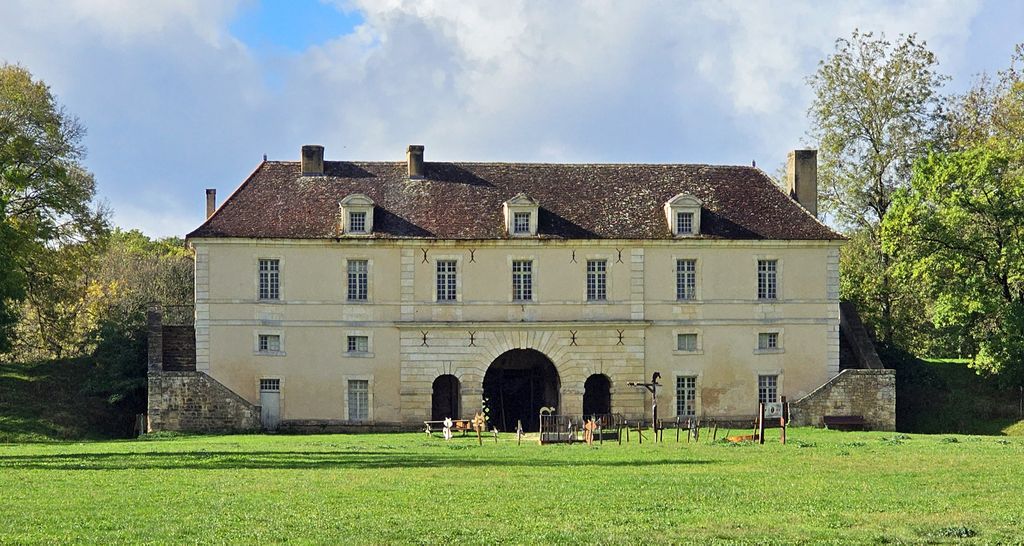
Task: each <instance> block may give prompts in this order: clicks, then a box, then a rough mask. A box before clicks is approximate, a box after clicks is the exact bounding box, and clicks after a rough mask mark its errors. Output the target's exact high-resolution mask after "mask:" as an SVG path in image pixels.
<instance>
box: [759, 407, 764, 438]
mask: <svg viewBox="0 0 1024 546" xmlns="http://www.w3.org/2000/svg"><path fill="white" fill-rule="evenodd" d="M757 443H759V444H761V445H764V404H763V403H758V404H757Z"/></svg>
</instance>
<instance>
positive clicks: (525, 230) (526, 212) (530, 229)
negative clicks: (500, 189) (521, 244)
mask: <svg viewBox="0 0 1024 546" xmlns="http://www.w3.org/2000/svg"><path fill="white" fill-rule="evenodd" d="M501 207H502V209H503V210H502V212H504V215H505V232H506V233H508V234H509V235H510V236H512V237H529V236H531V235H536V234H537V212H538V210H539V209H540V204H539V203H538V202H537V200H535V199H533V198H532V197H530V196H528V195H526V194H525V193H520V194H519V195H516V196H515V197H513V198H512V199H509V200H508V201H505V202H504V203H502V205H501Z"/></svg>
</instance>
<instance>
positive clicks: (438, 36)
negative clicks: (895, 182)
mask: <svg viewBox="0 0 1024 546" xmlns="http://www.w3.org/2000/svg"><path fill="white" fill-rule="evenodd" d="M340 1H341V0H339V2H340ZM340 5H341V6H342V7H344V8H345V9H357V10H358V11H360V12H361V14H362V15H363V18H364V22H363V24H362V25H361V26H359V27H358V28H356V29H355V31H354V32H352V33H351V34H348V35H345V36H339V37H337V38H336V39H333V40H331V41H329V42H327V43H323V44H320V45H317V46H314V47H311V48H309V49H308V50H306V51H304V52H302V53H299V54H296V55H294V56H290V57H280V56H278V57H273V58H259V57H257V56H256V55H254V54H253V52H251V51H249V50H248V49H247V48H246V46H245V45H244V44H242V43H240V42H238V41H237V40H235V39H234V38H233V37H232V36H231V35H230V33H229V31H228V25H229V24H230V21H231V19H232V17H233V16H234V14H235V13H236V11H237V10H238V9H239V6H240V4H239V2H237V1H231V0H222V1H217V2H214V1H208V0H177V1H170V0H168V1H161V2H155V1H148V2H136V1H134V0H118V1H115V0H69V1H68V2H66V3H65V4H63V5H61V7H60V8H56V7H54V6H53V5H52V4H49V3H42V2H35V1H33V0H15V1H14V2H13V3H12V2H7V3H5V4H3V5H2V6H0V20H4V21H5V24H4V32H3V33H0V55H2V56H3V58H5V59H6V60H8V61H19V62H22V63H23V64H25V65H26V66H28V67H29V68H30V69H31V70H32V71H33V72H34V73H35V74H36V75H37V76H39V77H42V78H43V79H45V80H46V81H47V82H48V83H50V84H51V85H52V86H53V88H54V89H55V91H56V92H57V93H58V94H59V95H60V98H61V100H62V101H64V102H65V103H66V104H67V106H68V108H69V110H71V111H73V112H75V113H77V114H78V115H79V116H80V117H81V118H82V119H83V122H85V124H86V125H87V126H88V127H89V129H90V136H89V139H88V141H87V144H88V145H89V147H90V152H91V155H90V157H89V159H88V166H89V167H90V168H91V169H92V170H93V171H94V172H95V173H96V174H97V178H98V180H99V181H100V188H101V191H103V193H104V195H105V196H106V197H107V198H108V199H110V201H111V204H112V205H113V207H114V208H115V210H116V211H119V212H118V220H119V221H121V222H123V223H129V224H136V225H138V226H140V227H143V228H144V229H145V230H147V231H148V232H151V233H154V234H171V233H176V234H179V235H180V234H182V233H184V232H187V231H189V230H190V229H191V228H193V227H195V226H196V225H198V223H199V222H200V221H201V220H202V211H203V206H202V202H203V201H202V188H203V187H207V186H216V187H218V188H219V189H220V190H221V192H222V195H226V193H227V192H228V191H230V190H231V189H233V188H234V187H235V186H236V185H237V184H238V183H239V182H240V181H241V180H242V178H243V177H244V176H245V175H246V174H248V172H249V171H250V169H251V168H252V167H253V166H254V165H255V164H256V163H257V162H258V160H259V157H260V155H261V154H262V153H264V152H266V153H269V154H270V156H271V158H293V157H296V156H297V152H298V147H299V146H300V145H301V144H303V143H314V142H318V143H322V144H325V145H326V147H327V155H328V158H329V159H393V160H398V159H401V158H402V157H403V153H404V146H405V145H406V144H410V143H422V144H426V145H427V157H428V161H429V160H431V159H444V160H498V161H516V160H530V161H664V162H731V163H747V162H748V161H749V160H750V159H752V158H757V159H759V163H760V164H762V166H763V167H764V168H765V169H766V170H768V171H769V172H771V171H772V168H773V165H775V164H777V163H780V162H781V161H783V160H784V157H785V152H786V150H787V149H789V148H792V147H793V146H796V145H798V143H799V141H800V139H801V137H802V136H803V134H804V129H805V112H806V108H807V106H808V104H809V100H810V96H809V94H808V91H807V88H806V85H805V83H804V78H805V77H806V76H807V75H808V74H809V73H811V72H812V71H813V70H814V68H815V64H816V62H817V60H818V59H820V58H821V57H822V56H823V55H825V54H827V53H828V52H829V51H831V49H832V43H833V41H834V40H835V38H837V37H840V36H848V35H849V33H850V31H851V30H852V29H853V28H855V27H860V28H861V29H864V30H868V29H877V30H883V31H885V32H886V33H887V34H888V35H890V36H893V37H895V35H896V34H898V33H900V32H914V31H916V32H918V33H919V34H920V35H921V36H922V37H924V38H925V39H927V40H928V42H929V44H930V46H931V47H933V48H934V50H935V51H936V52H937V53H938V54H939V56H940V58H941V59H943V60H945V59H947V58H949V59H952V61H953V63H954V65H953V66H959V65H958V64H957V63H963V62H964V56H965V55H966V54H965V53H964V50H965V49H966V47H965V45H966V44H967V43H968V41H969V39H970V38H971V34H970V28H971V27H970V25H971V20H972V17H973V14H974V13H975V12H976V11H977V9H978V5H977V4H976V3H973V2H971V3H967V2H931V1H928V2H925V1H909V2H901V3H879V2H861V3H857V2H846V3H841V4H839V3H835V4H833V3H820V2H794V1H786V2H773V3H770V4H769V3H766V2H739V1H733V2H717V1H716V2H702V3H678V2H657V1H649V2H648V1H641V2H616V1H610V0H592V1H586V2H528V1H525V0H508V1H505V2H500V3H497V2H461V1H460V2H455V1H441V0H423V1H417V2H411V1H410V2H404V1H399V0H358V1H355V2H352V3H351V4H350V3H349V2H344V3H341V4H340ZM270 80H272V81H273V85H269V84H268V81H270ZM136 225H128V227H136Z"/></svg>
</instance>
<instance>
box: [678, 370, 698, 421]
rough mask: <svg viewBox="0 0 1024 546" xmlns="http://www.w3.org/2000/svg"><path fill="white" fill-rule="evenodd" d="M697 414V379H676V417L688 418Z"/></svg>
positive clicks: (682, 377) (687, 377)
mask: <svg viewBox="0 0 1024 546" xmlns="http://www.w3.org/2000/svg"><path fill="white" fill-rule="evenodd" d="M696 414H697V378H696V377H693V376H680V377H677V378H676V415H678V416H681V417H688V416H693V415H696Z"/></svg>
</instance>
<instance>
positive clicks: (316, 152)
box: [302, 144, 324, 176]
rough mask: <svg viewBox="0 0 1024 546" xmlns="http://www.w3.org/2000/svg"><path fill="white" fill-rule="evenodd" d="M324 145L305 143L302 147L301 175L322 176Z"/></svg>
mask: <svg viewBox="0 0 1024 546" xmlns="http://www.w3.org/2000/svg"><path fill="white" fill-rule="evenodd" d="M323 174H324V147H323V146H319V145H317V144H306V145H305V146H303V147H302V176H323Z"/></svg>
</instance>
